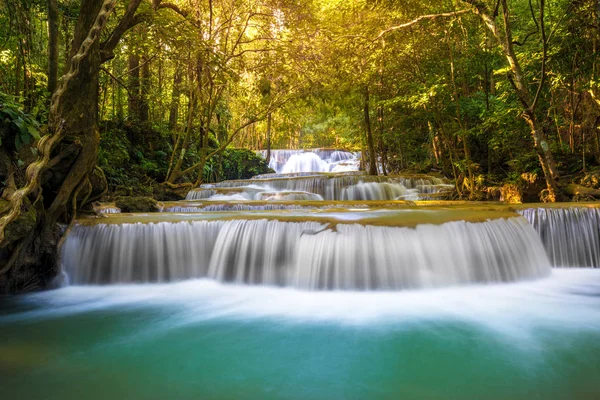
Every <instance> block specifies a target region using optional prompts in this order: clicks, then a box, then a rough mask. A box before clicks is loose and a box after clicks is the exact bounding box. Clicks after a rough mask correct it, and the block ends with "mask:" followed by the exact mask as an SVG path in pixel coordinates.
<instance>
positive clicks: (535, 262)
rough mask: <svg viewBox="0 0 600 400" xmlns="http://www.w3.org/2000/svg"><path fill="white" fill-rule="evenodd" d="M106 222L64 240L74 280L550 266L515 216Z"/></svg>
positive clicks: (390, 275)
mask: <svg viewBox="0 0 600 400" xmlns="http://www.w3.org/2000/svg"><path fill="white" fill-rule="evenodd" d="M489 218H495V219H493V220H488V219H489ZM100 222H101V223H99V222H98V220H95V221H85V220H84V221H81V222H80V223H78V224H76V225H75V226H74V228H73V229H72V231H71V233H70V234H69V236H68V237H67V240H66V242H65V244H64V246H63V250H62V263H63V267H64V270H65V271H66V272H67V274H68V276H69V277H70V279H71V281H72V282H73V283H76V284H105V283H120V282H166V281H174V280H182V279H189V278H200V277H208V278H212V279H216V280H218V281H223V282H235V283H246V284H265V285H278V286H292V287H297V288H302V289H322V290H326V289H339V290H375V289H381V290H399V289H410V288H425V287H442V286H451V285H460V284H468V283H486V282H508V281H516V280H521V279H531V278H537V277H541V276H544V275H547V274H548V273H549V272H550V268H549V261H548V258H547V256H546V254H545V252H544V248H543V246H542V243H541V241H540V239H539V237H538V236H537V235H536V233H535V231H534V230H533V229H532V228H531V226H530V225H529V224H527V222H526V221H525V220H524V219H523V218H521V217H518V216H516V214H514V213H511V212H494V213H492V214H489V213H482V212H479V211H477V212H471V211H466V210H462V211H456V210H443V209H439V210H437V209H436V210H433V209H428V210H420V209H406V210H372V211H347V212H340V211H338V212H307V211H291V212H290V211H288V212H250V213H203V214H159V213H156V214H148V215H142V216H140V215H121V216H116V215H115V216H109V217H107V218H102V219H100Z"/></svg>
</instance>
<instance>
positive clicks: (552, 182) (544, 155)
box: [463, 0, 562, 199]
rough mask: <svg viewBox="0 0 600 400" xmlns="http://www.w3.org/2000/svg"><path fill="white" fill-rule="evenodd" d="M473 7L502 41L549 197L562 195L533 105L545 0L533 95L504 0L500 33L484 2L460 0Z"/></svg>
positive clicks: (546, 140)
mask: <svg viewBox="0 0 600 400" xmlns="http://www.w3.org/2000/svg"><path fill="white" fill-rule="evenodd" d="M463 1H465V2H466V3H469V4H471V5H473V6H474V7H475V12H476V13H477V14H478V15H479V16H480V17H481V19H482V20H483V22H484V24H485V25H486V26H487V27H488V29H489V30H490V32H491V33H492V34H493V36H494V38H495V39H496V40H497V42H498V43H499V44H500V45H501V47H502V50H503V53H504V57H505V58H506V60H507V61H508V64H509V66H510V70H511V75H509V80H510V83H511V84H512V85H513V88H514V90H515V93H516V95H517V98H518V99H519V101H520V102H521V105H522V107H523V110H524V113H523V115H524V117H525V120H526V121H527V124H528V125H529V127H530V129H531V137H532V139H533V146H534V150H535V152H536V153H537V155H538V158H539V161H540V165H541V167H542V170H543V171H544V177H545V179H546V183H547V186H548V190H549V191H550V197H551V198H552V197H553V198H555V199H561V197H562V196H561V194H560V190H559V187H558V179H559V174H558V169H557V166H556V162H555V161H554V156H553V155H552V152H551V151H550V146H549V144H548V139H547V138H546V134H545V133H544V131H543V129H542V126H541V124H540V122H539V120H538V118H537V115H536V106H537V104H538V103H537V102H538V99H539V96H540V92H541V88H542V85H543V84H544V79H545V63H546V42H545V41H546V35H545V28H544V19H543V15H544V13H543V11H544V0H541V1H540V21H539V26H540V31H541V36H542V47H543V51H544V54H543V59H542V77H541V81H540V83H539V84H538V91H537V92H536V94H535V96H532V95H531V93H530V92H529V89H528V87H527V85H526V82H525V77H524V75H523V71H522V70H521V65H520V64H519V60H518V58H517V55H516V53H515V51H514V43H513V39H512V32H511V24H510V16H509V9H508V5H507V2H506V0H499V1H500V4H501V5H502V17H503V21H504V35H503V34H502V33H501V31H500V29H499V27H498V24H497V22H496V15H495V14H493V13H491V12H490V10H489V9H488V7H487V6H486V4H484V3H483V2H480V1H478V0H463Z"/></svg>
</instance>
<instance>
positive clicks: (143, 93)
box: [139, 56, 150, 122]
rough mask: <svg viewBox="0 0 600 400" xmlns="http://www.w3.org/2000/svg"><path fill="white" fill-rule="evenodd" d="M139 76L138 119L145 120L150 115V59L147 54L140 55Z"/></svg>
mask: <svg viewBox="0 0 600 400" xmlns="http://www.w3.org/2000/svg"><path fill="white" fill-rule="evenodd" d="M140 72H141V77H140V102H139V111H140V115H139V120H140V122H147V121H148V119H149V117H150V106H149V104H148V98H149V97H150V59H149V58H148V57H147V56H143V57H142V65H141V71H140Z"/></svg>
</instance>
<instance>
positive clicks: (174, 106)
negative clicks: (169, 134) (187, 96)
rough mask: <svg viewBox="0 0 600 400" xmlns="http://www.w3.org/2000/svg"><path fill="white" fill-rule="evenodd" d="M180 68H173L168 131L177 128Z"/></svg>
mask: <svg viewBox="0 0 600 400" xmlns="http://www.w3.org/2000/svg"><path fill="white" fill-rule="evenodd" d="M181 78H182V73H181V67H180V66H179V65H178V66H177V67H175V74H174V75H173V91H172V92H171V106H170V107H169V131H173V130H175V128H176V127H177V118H178V117H179V96H180V94H181Z"/></svg>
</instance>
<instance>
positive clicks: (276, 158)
mask: <svg viewBox="0 0 600 400" xmlns="http://www.w3.org/2000/svg"><path fill="white" fill-rule="evenodd" d="M258 154H260V155H261V156H263V157H266V156H267V152H266V150H260V151H258ZM359 157H360V154H354V153H350V152H347V151H341V150H335V149H305V150H271V159H270V160H269V168H271V169H272V170H274V171H275V172H276V173H298V172H341V171H357V170H358V167H359Z"/></svg>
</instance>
